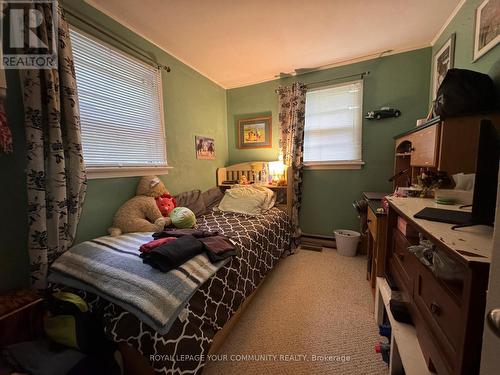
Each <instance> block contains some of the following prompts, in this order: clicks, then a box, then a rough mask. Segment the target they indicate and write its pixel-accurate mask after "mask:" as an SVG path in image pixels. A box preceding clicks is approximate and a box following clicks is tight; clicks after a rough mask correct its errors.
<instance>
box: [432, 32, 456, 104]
mask: <svg viewBox="0 0 500 375" xmlns="http://www.w3.org/2000/svg"><path fill="white" fill-rule="evenodd" d="M454 60H455V33H453V34H451V35H450V37H449V39H448V40H447V41H446V42H445V43H444V44H443V46H442V47H441V48H440V49H439V51H437V53H436V54H435V55H434V61H433V65H432V71H433V75H432V76H433V77H434V78H433V82H432V99H433V100H434V99H436V94H437V91H438V88H439V86H440V85H441V82H443V79H444V76H445V75H446V72H447V71H448V69H451V68H453V62H454Z"/></svg>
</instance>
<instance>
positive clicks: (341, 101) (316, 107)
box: [304, 81, 363, 165]
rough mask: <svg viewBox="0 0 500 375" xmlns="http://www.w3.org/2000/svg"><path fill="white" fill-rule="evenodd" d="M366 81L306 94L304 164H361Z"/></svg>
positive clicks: (316, 90) (311, 91)
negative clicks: (364, 87) (364, 85)
mask: <svg viewBox="0 0 500 375" xmlns="http://www.w3.org/2000/svg"><path fill="white" fill-rule="evenodd" d="M362 100H363V82H362V81H355V82H349V83H343V84H340V85H335V86H330V87H327V88H321V89H315V90H310V91H308V92H307V94H306V116H305V117H306V118H305V133H304V163H305V164H306V165H307V164H314V163H320V164H321V163H323V164H326V163H341V162H358V161H359V162H360V163H361V135H362V128H361V124H362Z"/></svg>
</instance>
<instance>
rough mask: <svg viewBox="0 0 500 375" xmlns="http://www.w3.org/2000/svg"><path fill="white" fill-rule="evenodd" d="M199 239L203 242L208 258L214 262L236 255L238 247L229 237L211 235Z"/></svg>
mask: <svg viewBox="0 0 500 375" xmlns="http://www.w3.org/2000/svg"><path fill="white" fill-rule="evenodd" d="M199 240H200V241H201V242H202V243H203V246H204V248H205V250H206V251H207V256H208V259H210V262H212V263H215V262H218V261H219V260H223V259H226V258H229V257H232V256H234V255H236V247H235V246H234V245H233V243H232V242H231V241H229V239H228V238H227V237H224V236H211V237H205V238H200V239H199Z"/></svg>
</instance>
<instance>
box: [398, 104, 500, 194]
mask: <svg viewBox="0 0 500 375" xmlns="http://www.w3.org/2000/svg"><path fill="white" fill-rule="evenodd" d="M483 119H489V120H492V121H495V122H497V123H498V122H500V114H499V113H489V114H481V115H471V116H460V117H450V118H447V119H445V120H442V121H439V120H437V119H433V120H431V121H430V122H428V123H427V124H424V125H422V126H419V127H416V128H414V129H412V130H410V131H408V132H405V133H403V134H399V135H397V136H395V137H394V139H395V158H394V174H395V175H396V174H397V173H399V172H401V171H404V170H405V169H408V173H405V174H403V175H401V176H399V177H396V178H395V179H394V188H396V187H406V186H409V182H411V183H416V182H417V176H418V174H419V171H420V168H429V169H432V170H437V171H443V172H446V173H447V174H448V176H451V175H453V174H456V173H460V172H463V173H474V172H475V171H476V164H475V163H476V156H477V145H478V141H479V126H480V124H481V120H483Z"/></svg>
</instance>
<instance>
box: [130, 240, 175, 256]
mask: <svg viewBox="0 0 500 375" xmlns="http://www.w3.org/2000/svg"><path fill="white" fill-rule="evenodd" d="M176 239H177V238H176V237H162V238H158V239H157V240H153V241H149V242H147V243H145V244H143V245H141V247H140V248H139V251H140V252H141V253H149V252H151V250H153V249H155V248H157V247H158V246H160V245H164V244H166V243H169V242H172V241H175V240H176Z"/></svg>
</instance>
